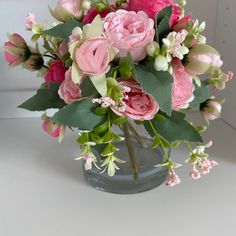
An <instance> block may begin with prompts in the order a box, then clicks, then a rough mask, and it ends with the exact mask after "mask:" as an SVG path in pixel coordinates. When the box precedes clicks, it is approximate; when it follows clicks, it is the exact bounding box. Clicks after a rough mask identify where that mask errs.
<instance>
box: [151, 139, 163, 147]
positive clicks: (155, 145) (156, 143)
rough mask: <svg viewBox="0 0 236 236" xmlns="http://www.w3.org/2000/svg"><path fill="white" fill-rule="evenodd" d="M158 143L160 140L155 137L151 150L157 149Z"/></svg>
mask: <svg viewBox="0 0 236 236" xmlns="http://www.w3.org/2000/svg"><path fill="white" fill-rule="evenodd" d="M160 142H161V140H160V138H159V136H155V138H154V140H153V143H152V148H153V149H155V148H157V147H158V146H159V145H160Z"/></svg>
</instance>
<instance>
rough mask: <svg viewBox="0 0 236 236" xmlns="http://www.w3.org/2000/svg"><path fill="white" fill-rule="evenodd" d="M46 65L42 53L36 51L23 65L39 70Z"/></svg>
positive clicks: (32, 69) (28, 68)
mask: <svg viewBox="0 0 236 236" xmlns="http://www.w3.org/2000/svg"><path fill="white" fill-rule="evenodd" d="M43 66H44V60H43V57H42V55H41V54H40V53H35V54H32V55H31V56H30V58H29V59H28V60H27V61H26V62H24V63H23V67H24V68H25V69H27V70H29V71H38V70H40V69H42V68H43Z"/></svg>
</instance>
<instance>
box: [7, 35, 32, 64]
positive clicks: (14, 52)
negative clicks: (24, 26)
mask: <svg viewBox="0 0 236 236" xmlns="http://www.w3.org/2000/svg"><path fill="white" fill-rule="evenodd" d="M9 38H10V41H8V42H5V44H4V46H5V48H4V57H5V59H6V61H7V62H8V63H9V65H10V66H12V65H17V64H20V63H21V62H23V61H26V60H28V58H29V57H30V50H29V48H28V46H27V44H26V41H25V40H24V39H23V38H22V37H21V36H20V35H19V34H17V33H15V34H12V35H10V36H9Z"/></svg>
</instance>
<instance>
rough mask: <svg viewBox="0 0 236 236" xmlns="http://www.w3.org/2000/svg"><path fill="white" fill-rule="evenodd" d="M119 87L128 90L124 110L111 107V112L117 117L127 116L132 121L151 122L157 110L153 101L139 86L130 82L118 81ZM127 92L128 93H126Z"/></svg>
mask: <svg viewBox="0 0 236 236" xmlns="http://www.w3.org/2000/svg"><path fill="white" fill-rule="evenodd" d="M119 85H121V86H124V87H125V88H129V89H128V90H127V89H126V90H127V92H125V99H124V100H123V102H124V110H122V111H121V109H119V108H114V107H112V110H113V111H114V112H115V113H116V114H117V115H119V116H127V117H129V118H131V119H134V120H151V119H153V118H154V116H155V114H156V113H157V112H158V110H159V106H158V104H157V103H156V101H155V99H154V98H153V97H152V96H151V95H149V94H147V93H144V92H143V91H142V89H141V87H140V85H139V84H138V83H137V82H136V81H134V80H132V79H129V80H120V81H119ZM128 91H129V92H128Z"/></svg>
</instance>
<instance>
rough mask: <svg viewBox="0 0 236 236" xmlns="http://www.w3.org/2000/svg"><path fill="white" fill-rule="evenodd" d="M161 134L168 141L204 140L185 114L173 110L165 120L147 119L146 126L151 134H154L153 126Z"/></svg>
mask: <svg viewBox="0 0 236 236" xmlns="http://www.w3.org/2000/svg"><path fill="white" fill-rule="evenodd" d="M150 122H151V124H152V126H153V127H154V128H155V130H156V132H157V133H158V134H160V135H161V136H162V137H163V138H164V139H165V140H166V141H168V142H175V141H188V142H202V141H203V140H202V137H201V135H200V134H199V132H198V131H197V130H196V129H195V128H194V127H193V126H192V125H191V124H190V123H189V122H187V121H186V120H185V114H184V113H181V112H176V111H173V112H172V115H171V116H166V119H165V120H164V121H158V120H156V119H153V120H152V121H145V123H144V126H145V128H146V130H147V131H148V132H149V134H150V135H151V136H154V132H153V130H152V127H151V125H150Z"/></svg>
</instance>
